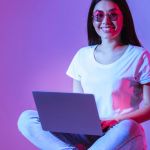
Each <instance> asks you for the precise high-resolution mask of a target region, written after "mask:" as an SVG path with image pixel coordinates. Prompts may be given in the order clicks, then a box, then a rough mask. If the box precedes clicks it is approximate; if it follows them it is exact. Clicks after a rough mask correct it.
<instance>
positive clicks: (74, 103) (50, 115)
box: [33, 91, 103, 136]
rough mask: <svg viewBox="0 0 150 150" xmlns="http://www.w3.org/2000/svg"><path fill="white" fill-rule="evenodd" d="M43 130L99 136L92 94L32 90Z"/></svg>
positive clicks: (98, 122) (100, 133)
mask: <svg viewBox="0 0 150 150" xmlns="http://www.w3.org/2000/svg"><path fill="white" fill-rule="evenodd" d="M33 97H34V101H35V104H36V107H37V111H38V114H39V119H40V122H41V125H42V128H43V130H46V131H51V132H61V133H73V134H85V135H98V136H101V135H102V134H103V133H102V129H101V126H100V119H99V115H98V111H97V107H96V103H95V98H94V95H92V94H81V93H61V92H42V91H33Z"/></svg>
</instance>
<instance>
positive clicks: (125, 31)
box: [87, 0, 141, 46]
mask: <svg viewBox="0 0 150 150" xmlns="http://www.w3.org/2000/svg"><path fill="white" fill-rule="evenodd" d="M100 1H102V0H92V2H91V5H90V8H89V13H88V20H87V33H88V45H95V44H101V42H102V41H101V37H100V36H99V35H98V34H97V33H96V31H95V29H94V27H93V18H92V15H93V10H94V8H95V5H96V4H97V3H98V2H100ZM110 1H112V2H114V3H116V4H117V5H118V7H119V8H120V10H121V12H122V14H123V23H124V25H123V28H122V31H121V41H122V43H123V44H133V45H136V46H141V44H140V42H139V40H138V38H137V35H136V32H135V28H134V23H133V18H132V15H131V12H130V9H129V6H128V4H127V2H126V0H110Z"/></svg>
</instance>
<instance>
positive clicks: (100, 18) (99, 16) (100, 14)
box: [93, 11, 104, 22]
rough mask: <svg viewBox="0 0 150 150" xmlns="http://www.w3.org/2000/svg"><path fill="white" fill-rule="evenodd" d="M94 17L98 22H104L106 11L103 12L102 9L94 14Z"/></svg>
mask: <svg viewBox="0 0 150 150" xmlns="http://www.w3.org/2000/svg"><path fill="white" fill-rule="evenodd" d="M93 19H94V20H95V21H97V22H102V21H103V19H104V13H103V12H101V11H96V12H95V13H94V14H93Z"/></svg>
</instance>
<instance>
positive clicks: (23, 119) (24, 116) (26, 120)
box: [17, 110, 38, 134]
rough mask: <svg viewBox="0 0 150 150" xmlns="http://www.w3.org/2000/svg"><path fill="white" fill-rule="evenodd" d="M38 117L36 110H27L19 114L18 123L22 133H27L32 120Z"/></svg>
mask: <svg viewBox="0 0 150 150" xmlns="http://www.w3.org/2000/svg"><path fill="white" fill-rule="evenodd" d="M37 117H38V113H37V111H35V110H25V111H24V112H22V113H21V115H20V116H19V119H18V122H17V125H18V129H19V131H20V132H21V133H22V134H26V132H27V131H28V129H29V128H30V127H31V125H32V122H33V120H34V119H35V118H37Z"/></svg>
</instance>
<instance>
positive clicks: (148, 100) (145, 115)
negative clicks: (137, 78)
mask: <svg viewBox="0 0 150 150" xmlns="http://www.w3.org/2000/svg"><path fill="white" fill-rule="evenodd" d="M114 119H115V120H117V121H121V120H125V119H132V120H135V121H136V122H138V123H142V122H144V121H147V120H150V83H148V84H145V85H143V106H142V107H141V108H139V109H138V110H136V111H134V112H131V113H128V114H124V115H120V116H118V117H116V118H114Z"/></svg>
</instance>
